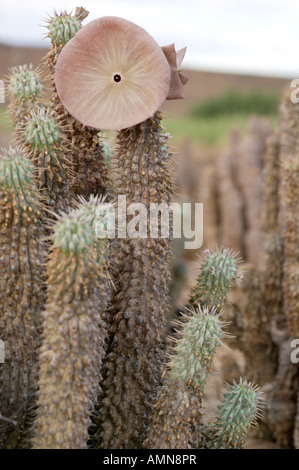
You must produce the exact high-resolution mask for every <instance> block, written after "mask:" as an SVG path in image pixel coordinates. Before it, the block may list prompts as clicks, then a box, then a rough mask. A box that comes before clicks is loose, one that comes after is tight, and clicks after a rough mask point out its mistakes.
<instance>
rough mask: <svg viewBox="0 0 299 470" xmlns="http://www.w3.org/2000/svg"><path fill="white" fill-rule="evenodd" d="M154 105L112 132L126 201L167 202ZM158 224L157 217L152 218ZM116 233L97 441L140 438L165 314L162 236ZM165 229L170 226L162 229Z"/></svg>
mask: <svg viewBox="0 0 299 470" xmlns="http://www.w3.org/2000/svg"><path fill="white" fill-rule="evenodd" d="M160 121H161V116H160V114H159V113H156V115H155V116H154V117H153V118H151V119H148V120H147V121H145V122H143V123H141V124H138V125H137V126H135V127H132V128H130V129H126V130H123V131H120V132H119V133H118V168H119V170H118V171H119V177H120V182H119V192H120V194H121V195H124V196H126V198H127V205H129V204H130V203H138V202H141V203H143V204H144V206H145V208H146V209H147V211H148V212H147V214H149V207H150V203H157V204H160V203H165V204H169V201H170V192H169V181H170V177H169V173H168V154H165V136H164V134H163V130H162V128H161V125H160ZM159 224H160V222H159ZM147 231H148V233H147V238H135V239H134V238H129V236H128V237H127V238H124V239H117V240H115V242H114V243H113V257H114V258H115V263H114V269H112V274H113V276H114V282H115V287H116V292H115V295H114V301H113V308H112V311H111V323H112V324H111V329H110V350H109V351H110V352H109V354H108V357H107V360H106V364H105V372H104V384H103V390H104V396H103V400H102V403H101V410H100V416H99V430H98V433H97V438H98V442H99V443H98V445H99V446H101V447H103V448H136V447H139V446H140V445H141V443H142V441H143V438H144V432H145V428H146V424H147V420H148V416H149V413H150V411H151V401H152V399H153V396H154V393H155V389H156V387H157V386H158V384H159V380H160V365H161V360H162V359H163V349H164V345H163V336H164V332H165V317H166V315H167V311H168V308H169V299H168V283H169V271H168V257H169V239H168V238H162V237H161V238H150V236H149V221H147ZM170 232H171V230H170Z"/></svg>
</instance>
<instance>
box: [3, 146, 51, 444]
mask: <svg viewBox="0 0 299 470" xmlns="http://www.w3.org/2000/svg"><path fill="white" fill-rule="evenodd" d="M36 186H37V185H36V180H35V177H34V167H33V165H32V163H31V162H30V161H29V160H28V159H27V158H26V156H24V155H23V154H22V153H21V152H20V151H18V150H13V149H9V150H7V151H6V150H3V153H2V155H1V156H0V253H1V255H0V256H1V274H0V309H1V317H0V327H1V339H2V340H3V341H4V347H5V362H4V364H0V370H1V374H0V402H1V414H2V415H3V416H4V417H7V418H11V419H12V420H13V421H14V424H13V425H12V424H8V423H7V422H4V423H2V422H1V423H0V424H1V428H0V430H1V433H0V443H1V446H3V447H8V448H13V447H15V446H17V447H18V446H20V445H21V446H24V447H26V446H28V443H29V437H28V432H29V428H30V423H31V420H32V417H33V415H34V407H35V406H36V399H35V397H36V390H37V374H38V351H39V347H40V332H41V327H42V314H41V312H42V309H43V305H44V300H45V292H44V288H43V284H44V269H43V263H44V247H43V242H42V241H41V237H42V235H43V227H42V225H41V214H42V205H41V202H40V198H39V193H38V190H37V187H36Z"/></svg>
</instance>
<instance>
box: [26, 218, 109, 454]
mask: <svg viewBox="0 0 299 470" xmlns="http://www.w3.org/2000/svg"><path fill="white" fill-rule="evenodd" d="M98 248H99V247H98V246H97V244H96V243H95V234H94V226H93V224H92V223H90V219H89V218H88V217H86V215H85V214H84V211H83V212H82V211H81V210H80V209H78V210H76V211H73V212H71V213H69V214H66V215H64V216H61V217H59V220H58V222H57V223H56V225H55V227H54V234H53V249H52V252H51V253H50V257H49V261H48V265H47V275H48V299H47V303H46V308H45V312H44V333H43V341H42V347H41V353H40V358H39V360H40V378H39V396H38V416H37V420H36V423H35V438H34V447H35V448H47V449H54V448H57V449H75V448H84V447H86V445H87V444H86V442H87V439H88V428H89V426H90V424H91V419H90V415H91V413H92V410H93V406H94V403H95V401H96V397H97V395H98V392H99V382H100V379H101V376H100V370H101V362H102V358H103V356H104V351H105V340H106V334H107V332H106V325H105V322H104V320H103V315H104V311H105V308H106V302H107V299H106V293H105V285H106V279H105V272H104V271H105V267H106V257H107V253H106V246H105V243H104V244H103V250H102V252H101V253H100V252H99V250H98Z"/></svg>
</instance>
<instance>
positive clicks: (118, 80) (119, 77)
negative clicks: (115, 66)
mask: <svg viewBox="0 0 299 470" xmlns="http://www.w3.org/2000/svg"><path fill="white" fill-rule="evenodd" d="M113 80H114V81H115V82H116V83H118V82H120V81H121V76H120V75H118V73H116V74H115V75H114V77H113Z"/></svg>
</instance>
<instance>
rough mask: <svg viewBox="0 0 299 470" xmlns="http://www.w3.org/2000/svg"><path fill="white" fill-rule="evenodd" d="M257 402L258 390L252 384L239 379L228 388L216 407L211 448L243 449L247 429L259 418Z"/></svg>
mask: <svg viewBox="0 0 299 470" xmlns="http://www.w3.org/2000/svg"><path fill="white" fill-rule="evenodd" d="M259 402H260V398H259V394H258V388H257V387H256V386H254V385H253V384H252V383H248V382H247V381H242V379H241V380H240V382H239V384H237V383H236V382H234V384H233V385H231V386H229V388H228V391H227V392H226V393H225V395H224V397H223V401H222V403H221V404H220V405H219V407H218V413H217V418H216V423H215V426H214V429H213V434H214V439H213V440H214V442H213V441H212V442H213V444H212V447H214V448H222V449H240V448H243V447H244V444H245V438H246V435H247V432H248V429H249V427H250V426H252V425H254V424H255V420H256V417H258V416H259V409H260V406H259ZM208 447H209V446H208Z"/></svg>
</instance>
